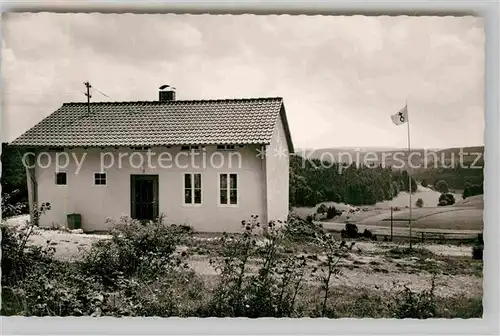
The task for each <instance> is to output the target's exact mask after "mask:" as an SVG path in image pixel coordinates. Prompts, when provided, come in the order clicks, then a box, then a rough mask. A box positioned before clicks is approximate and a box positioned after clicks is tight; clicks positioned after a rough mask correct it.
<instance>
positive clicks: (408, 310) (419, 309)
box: [391, 276, 437, 319]
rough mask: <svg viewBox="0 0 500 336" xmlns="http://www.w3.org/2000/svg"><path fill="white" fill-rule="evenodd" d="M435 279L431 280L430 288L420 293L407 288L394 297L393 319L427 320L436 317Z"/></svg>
mask: <svg viewBox="0 0 500 336" xmlns="http://www.w3.org/2000/svg"><path fill="white" fill-rule="evenodd" d="M435 288H436V286H435V277H434V276H433V278H432V280H431V287H430V288H429V289H425V290H423V291H421V292H418V293H416V292H414V291H412V290H411V289H410V288H409V287H408V286H406V285H404V286H403V289H402V290H400V291H397V292H396V295H394V298H393V303H392V305H391V306H392V310H393V317H395V318H401V319H402V318H416V319H427V318H433V317H436V311H437V309H436V297H435V294H434V291H435Z"/></svg>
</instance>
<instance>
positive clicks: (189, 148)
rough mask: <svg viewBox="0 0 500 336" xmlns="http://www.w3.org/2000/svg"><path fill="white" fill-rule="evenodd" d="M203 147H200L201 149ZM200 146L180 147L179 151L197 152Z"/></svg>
mask: <svg viewBox="0 0 500 336" xmlns="http://www.w3.org/2000/svg"><path fill="white" fill-rule="evenodd" d="M203 147H205V146H201V148H203ZM199 150H200V146H181V151H195V152H196V151H199Z"/></svg>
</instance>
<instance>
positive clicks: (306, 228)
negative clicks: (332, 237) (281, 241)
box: [282, 216, 323, 243]
mask: <svg viewBox="0 0 500 336" xmlns="http://www.w3.org/2000/svg"><path fill="white" fill-rule="evenodd" d="M282 230H283V232H284V234H285V235H286V237H287V240H289V241H290V242H296V243H308V242H313V241H315V240H316V237H317V236H318V234H321V232H322V231H323V228H322V226H321V225H320V224H315V223H314V222H313V221H312V220H311V221H307V220H306V221H304V220H302V219H301V218H299V217H297V216H289V218H288V221H287V223H286V225H284V226H283V228H282Z"/></svg>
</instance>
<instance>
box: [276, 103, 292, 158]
mask: <svg viewBox="0 0 500 336" xmlns="http://www.w3.org/2000/svg"><path fill="white" fill-rule="evenodd" d="M279 116H280V118H281V122H282V123H283V128H284V129H285V137H286V143H287V146H288V153H289V154H293V153H295V148H294V147H293V141H292V134H291V133H290V127H289V125H288V120H287V117H286V111H285V103H284V102H283V101H282V102H281V108H280V114H279Z"/></svg>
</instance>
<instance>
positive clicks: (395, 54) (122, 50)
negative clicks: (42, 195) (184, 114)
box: [2, 13, 484, 147]
mask: <svg viewBox="0 0 500 336" xmlns="http://www.w3.org/2000/svg"><path fill="white" fill-rule="evenodd" d="M3 24H4V43H3V44H2V52H3V62H2V63H3V64H2V74H3V76H4V78H5V87H4V111H3V112H4V113H3V119H4V123H3V125H4V134H6V137H7V139H8V140H12V139H13V138H15V137H16V136H18V135H19V134H21V133H22V132H24V131H25V130H26V129H27V128H29V127H31V126H32V125H33V124H35V123H36V122H38V121H40V120H41V119H42V118H43V117H45V116H47V115H48V114H50V113H51V112H52V111H53V110H55V109H57V108H58V107H59V106H60V105H61V104H62V103H64V102H67V101H83V100H84V99H85V96H84V95H83V92H84V87H83V84H82V83H83V82H84V81H86V80H89V81H90V82H91V84H92V85H93V86H94V87H96V88H98V89H99V90H101V91H103V92H104V93H106V94H107V95H108V96H110V97H112V99H113V100H118V101H126V100H134V101H136V100H155V99H157V88H158V87H159V86H160V85H162V84H171V85H173V86H175V87H177V90H178V92H177V96H178V99H200V98H226V97H227V98H231V97H253V96H257V97H259V96H282V97H284V99H285V105H286V109H287V114H288V119H289V123H290V128H291V131H292V135H293V140H294V143H295V145H296V147H328V146H338V147H341V146H370V145H373V146H380V147H405V146H406V133H405V130H404V129H402V128H397V127H396V128H395V127H393V125H391V123H390V119H389V115H390V114H391V113H395V111H397V110H398V109H399V108H401V107H402V106H403V105H404V103H405V101H406V100H407V101H408V105H409V110H410V116H411V122H412V125H411V126H412V142H413V144H414V146H420V147H440V146H444V147H445V146H461V145H477V144H482V143H484V141H483V131H484V125H483V123H484V116H483V115H484V103H483V94H484V24H483V22H482V20H481V19H479V18H473V17H463V18H460V17H406V16H401V17H389V16H380V17H364V16H359V15H358V16H351V17H347V16H337V17H333V16H290V15H283V16H279V15H267V16H256V15H241V16H233V15H136V14H97V13H95V14H53V13H40V14H20V13H15V14H14V13H9V14H6V15H5V17H4V22H3ZM92 99H93V100H108V98H106V97H104V96H102V95H100V94H99V93H98V92H94V94H93V97H92ZM464 129H467V137H464V135H463V134H464V133H463V132H464Z"/></svg>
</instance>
